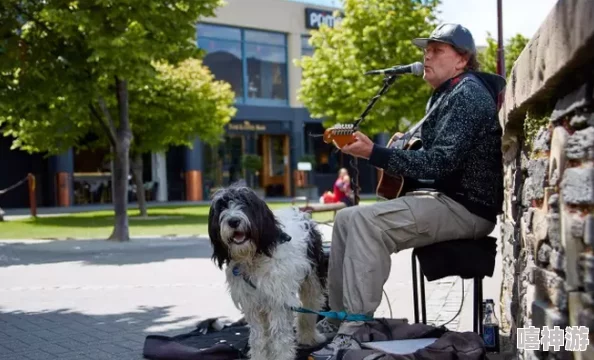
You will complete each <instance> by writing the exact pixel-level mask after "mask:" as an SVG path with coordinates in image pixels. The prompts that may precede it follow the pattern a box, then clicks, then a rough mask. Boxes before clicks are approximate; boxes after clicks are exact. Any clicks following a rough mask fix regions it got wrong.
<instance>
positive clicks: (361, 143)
mask: <svg viewBox="0 0 594 360" xmlns="http://www.w3.org/2000/svg"><path fill="white" fill-rule="evenodd" d="M353 136H354V137H355V139H357V141H355V142H354V143H352V144H349V145H345V146H343V147H342V148H341V149H340V150H341V151H342V152H343V153H345V154H348V155H352V156H355V157H359V158H363V159H367V160H368V159H369V158H370V157H371V151H372V150H373V141H371V139H370V138H368V137H367V136H366V135H365V134H363V133H361V132H359V131H356V132H355V133H354V134H353Z"/></svg>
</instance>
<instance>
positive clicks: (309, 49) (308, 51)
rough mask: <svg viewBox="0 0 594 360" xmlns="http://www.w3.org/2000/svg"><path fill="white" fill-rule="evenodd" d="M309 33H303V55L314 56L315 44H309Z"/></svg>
mask: <svg viewBox="0 0 594 360" xmlns="http://www.w3.org/2000/svg"><path fill="white" fill-rule="evenodd" d="M310 37H311V36H309V35H301V56H312V55H313V53H314V48H313V46H311V45H309V38H310Z"/></svg>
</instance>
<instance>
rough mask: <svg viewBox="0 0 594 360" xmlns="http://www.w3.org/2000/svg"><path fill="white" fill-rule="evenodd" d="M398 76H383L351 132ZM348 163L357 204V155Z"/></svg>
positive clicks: (355, 129)
mask: <svg viewBox="0 0 594 360" xmlns="http://www.w3.org/2000/svg"><path fill="white" fill-rule="evenodd" d="M398 77H400V75H387V76H385V77H384V80H383V86H382V88H381V89H380V90H379V91H378V93H377V94H376V95H375V96H374V97H373V98H371V101H370V102H369V104H368V105H367V107H366V108H365V110H364V111H363V113H362V114H361V116H359V118H358V119H357V120H355V122H354V124H353V132H355V131H357V130H358V129H359V124H360V123H361V121H363V120H364V119H365V117H366V116H367V114H369V112H370V111H371V109H372V108H373V106H374V105H375V103H376V102H377V101H378V100H379V98H380V97H381V96H382V95H384V94H385V93H386V92H387V91H388V88H390V86H391V85H392V84H394V82H396V79H397V78H398ZM350 165H351V168H352V169H353V172H355V178H356V180H355V184H354V185H355V186H353V190H354V196H355V205H359V191H360V190H361V188H360V187H359V164H358V159H357V157H355V156H351V161H350Z"/></svg>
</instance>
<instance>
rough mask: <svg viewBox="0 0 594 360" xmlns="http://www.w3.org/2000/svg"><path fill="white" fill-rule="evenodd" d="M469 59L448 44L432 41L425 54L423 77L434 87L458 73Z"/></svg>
mask: <svg viewBox="0 0 594 360" xmlns="http://www.w3.org/2000/svg"><path fill="white" fill-rule="evenodd" d="M466 62H467V60H466V59H465V57H464V56H462V55H460V54H458V53H457V52H456V50H454V48H453V47H452V46H450V45H448V44H444V43H441V42H434V41H431V42H429V44H427V48H426V49H425V55H424V63H425V72H424V74H423V79H425V81H427V82H428V83H429V85H431V86H432V87H433V88H436V87H438V86H439V85H441V84H442V83H443V82H444V81H446V80H448V79H450V78H452V77H454V76H456V75H458V74H459V73H460V72H461V71H462V70H463V69H464V67H465V66H466Z"/></svg>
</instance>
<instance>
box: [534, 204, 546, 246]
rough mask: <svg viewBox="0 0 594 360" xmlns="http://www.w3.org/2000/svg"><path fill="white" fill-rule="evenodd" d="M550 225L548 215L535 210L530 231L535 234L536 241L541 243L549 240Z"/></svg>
mask: <svg viewBox="0 0 594 360" xmlns="http://www.w3.org/2000/svg"><path fill="white" fill-rule="evenodd" d="M548 228H549V223H548V221H547V213H546V212H545V211H542V210H540V209H533V211H532V222H531V224H530V231H531V232H532V233H533V234H534V240H536V241H537V242H541V241H543V240H545V239H546V238H547V232H548Z"/></svg>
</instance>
